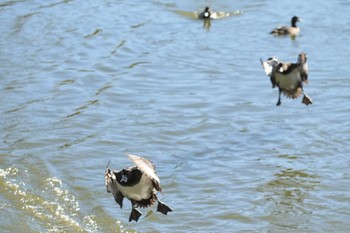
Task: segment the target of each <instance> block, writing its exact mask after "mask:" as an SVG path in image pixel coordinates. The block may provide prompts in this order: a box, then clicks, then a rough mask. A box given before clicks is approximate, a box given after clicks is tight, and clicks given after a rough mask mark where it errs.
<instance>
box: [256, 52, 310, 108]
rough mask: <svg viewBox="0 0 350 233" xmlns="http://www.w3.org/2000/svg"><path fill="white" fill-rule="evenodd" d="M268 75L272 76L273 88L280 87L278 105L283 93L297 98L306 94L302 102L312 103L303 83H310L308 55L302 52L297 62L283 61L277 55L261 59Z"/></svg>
mask: <svg viewBox="0 0 350 233" xmlns="http://www.w3.org/2000/svg"><path fill="white" fill-rule="evenodd" d="M260 62H261V64H262V66H263V68H264V71H265V73H266V75H267V76H269V77H270V80H271V83H272V88H275V87H276V86H277V87H278V91H279V94H278V100H277V103H276V106H280V105H281V94H282V93H283V94H284V95H285V96H286V97H287V98H291V99H296V98H298V97H300V96H301V95H302V94H304V97H303V100H302V103H304V104H305V105H309V104H312V99H311V98H310V97H309V96H308V95H307V94H306V93H305V92H304V89H303V83H306V84H307V83H308V65H307V55H306V53H304V52H302V53H300V54H299V55H298V61H297V62H296V63H283V62H281V61H279V60H278V58H276V57H270V58H268V59H267V60H266V61H263V60H262V59H260Z"/></svg>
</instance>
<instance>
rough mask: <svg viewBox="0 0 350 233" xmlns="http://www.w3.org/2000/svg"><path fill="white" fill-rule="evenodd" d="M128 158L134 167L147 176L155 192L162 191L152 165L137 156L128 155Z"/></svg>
mask: <svg viewBox="0 0 350 233" xmlns="http://www.w3.org/2000/svg"><path fill="white" fill-rule="evenodd" d="M128 157H129V158H130V159H131V161H133V162H134V163H135V164H136V166H137V167H138V168H139V169H140V170H141V171H142V172H143V173H144V174H145V175H146V176H148V177H149V178H150V179H151V180H152V182H153V185H154V187H155V189H156V190H157V191H160V192H161V191H162V190H161V187H160V181H159V178H158V176H157V175H156V167H155V166H154V164H153V163H152V162H151V161H149V160H148V159H145V158H142V157H140V156H137V155H128Z"/></svg>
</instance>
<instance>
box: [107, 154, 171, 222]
mask: <svg viewBox="0 0 350 233" xmlns="http://www.w3.org/2000/svg"><path fill="white" fill-rule="evenodd" d="M128 157H129V158H130V159H131V160H132V161H133V162H134V163H135V165H136V166H132V167H129V168H124V169H122V170H120V171H111V170H110V169H109V168H108V166H109V163H108V165H107V167H106V170H105V182H106V190H107V192H108V193H112V194H113V196H114V199H115V201H116V202H117V203H118V204H119V206H120V208H122V207H123V199H124V197H126V198H127V199H129V200H130V201H131V205H132V210H131V213H130V217H129V222H131V221H132V220H134V221H135V222H137V221H138V219H139V218H140V216H141V215H142V213H141V212H140V211H139V210H138V209H137V207H140V208H147V207H149V206H152V205H153V204H155V202H157V201H158V206H157V211H158V212H161V213H163V214H165V215H166V214H167V213H168V212H171V211H172V209H171V208H170V207H169V206H167V205H165V204H164V203H163V202H161V201H160V200H159V199H158V197H157V192H158V191H160V192H162V189H161V187H160V181H159V178H158V176H157V175H156V169H155V166H154V165H153V163H152V162H151V161H149V160H147V159H145V158H142V157H139V156H136V155H128Z"/></svg>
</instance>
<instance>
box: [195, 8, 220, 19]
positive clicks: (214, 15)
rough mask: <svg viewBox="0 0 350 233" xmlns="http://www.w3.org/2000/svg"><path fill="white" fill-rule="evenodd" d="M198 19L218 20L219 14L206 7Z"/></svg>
mask: <svg viewBox="0 0 350 233" xmlns="http://www.w3.org/2000/svg"><path fill="white" fill-rule="evenodd" d="M197 17H198V19H204V20H209V19H218V18H219V13H216V12H213V11H212V10H211V8H210V7H209V6H206V7H205V8H204V11H203V12H201V13H199V14H198V16H197Z"/></svg>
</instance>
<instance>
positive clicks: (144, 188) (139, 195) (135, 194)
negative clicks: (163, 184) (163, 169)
mask: <svg viewBox="0 0 350 233" xmlns="http://www.w3.org/2000/svg"><path fill="white" fill-rule="evenodd" d="M116 184H117V188H118V190H120V192H121V193H122V194H123V195H124V196H125V197H126V198H128V199H132V200H135V201H141V200H143V199H148V198H150V197H151V194H152V193H153V192H157V191H156V190H155V188H154V187H153V183H152V180H151V179H150V178H149V177H147V176H145V175H144V174H143V175H142V177H141V180H140V182H139V183H137V184H136V185H134V186H122V185H120V184H119V183H118V182H116Z"/></svg>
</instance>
